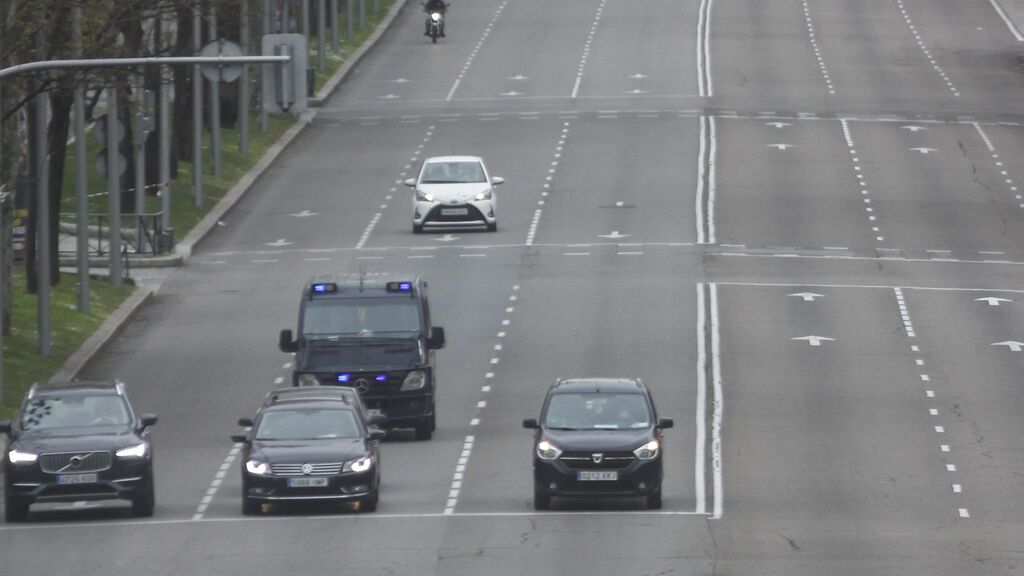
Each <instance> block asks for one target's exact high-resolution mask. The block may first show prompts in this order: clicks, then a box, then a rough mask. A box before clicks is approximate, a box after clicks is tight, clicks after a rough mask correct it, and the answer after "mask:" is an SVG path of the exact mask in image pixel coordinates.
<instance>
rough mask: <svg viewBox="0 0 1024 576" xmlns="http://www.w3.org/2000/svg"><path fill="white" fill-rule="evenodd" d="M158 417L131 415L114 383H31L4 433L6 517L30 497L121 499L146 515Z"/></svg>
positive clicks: (21, 513)
mask: <svg viewBox="0 0 1024 576" xmlns="http://www.w3.org/2000/svg"><path fill="white" fill-rule="evenodd" d="M155 423H156V416H154V415H152V414H141V415H138V416H136V414H135V411H134V410H133V409H132V406H131V404H130V403H129V402H128V397H127V396H126V395H125V388H124V385H123V384H120V383H75V384H64V385H45V386H42V385H36V386H33V387H32V389H31V390H29V393H28V395H27V397H26V398H25V401H24V402H23V403H22V405H21V410H20V411H19V413H18V417H17V419H16V420H15V421H13V422H10V421H4V422H0V432H2V433H5V434H7V435H8V443H7V454H6V458H4V514H5V517H6V520H7V522H20V521H23V520H25V519H27V517H28V510H29V506H30V505H31V504H34V503H37V502H72V501H80V500H109V499H126V500H129V501H131V504H132V513H133V514H134V515H135V516H152V515H153V505H154V495H153V449H152V446H151V445H150V439H149V428H150V426H152V425H153V424H155Z"/></svg>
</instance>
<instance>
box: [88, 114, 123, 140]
mask: <svg viewBox="0 0 1024 576" xmlns="http://www.w3.org/2000/svg"><path fill="white" fill-rule="evenodd" d="M114 126H115V127H116V129H115V131H114V137H115V138H116V139H117V141H118V142H120V141H121V140H124V122H121V119H120V118H115V123H114ZM92 134H93V136H95V137H96V142H98V143H99V144H100V145H101V146H106V145H107V115H106V114H104V115H103V116H100V117H99V118H97V119H96V125H95V126H93V128H92Z"/></svg>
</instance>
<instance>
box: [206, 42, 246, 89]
mask: <svg viewBox="0 0 1024 576" xmlns="http://www.w3.org/2000/svg"><path fill="white" fill-rule="evenodd" d="M199 55H200V56H203V57H206V58H214V57H216V56H241V55H242V48H241V47H240V46H239V45H238V44H235V43H234V42H229V41H227V40H224V39H223V38H218V39H217V40H214V41H213V42H210V43H209V44H207V45H206V46H203V49H202V50H200V51H199ZM199 68H200V70H201V71H202V73H203V77H204V78H206V79H207V80H209V81H210V82H234V81H235V80H238V77H239V76H241V75H242V65H241V64H201V65H200V66H199Z"/></svg>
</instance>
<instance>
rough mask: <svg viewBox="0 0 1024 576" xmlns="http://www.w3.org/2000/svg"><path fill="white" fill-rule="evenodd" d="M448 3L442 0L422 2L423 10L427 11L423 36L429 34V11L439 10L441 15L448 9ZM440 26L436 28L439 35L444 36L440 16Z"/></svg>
mask: <svg viewBox="0 0 1024 576" xmlns="http://www.w3.org/2000/svg"><path fill="white" fill-rule="evenodd" d="M448 6H449V5H448V4H446V3H445V1H444V0H427V1H426V2H424V3H423V11H424V12H426V13H427V23H426V29H425V30H424V31H423V35H424V36H430V13H431V12H440V13H441V14H442V15H443V14H444V13H445V12H447V11H448ZM440 24H441V28H440V29H439V30H438V32H440V34H441V37H442V38H443V37H444V18H441V23H440Z"/></svg>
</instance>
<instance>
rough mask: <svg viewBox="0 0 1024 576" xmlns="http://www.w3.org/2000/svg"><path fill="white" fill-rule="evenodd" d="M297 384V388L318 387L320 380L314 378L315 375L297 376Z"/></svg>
mask: <svg viewBox="0 0 1024 576" xmlns="http://www.w3.org/2000/svg"><path fill="white" fill-rule="evenodd" d="M298 384H299V386H319V385H320V379H319V378H317V377H316V374H299V379H298Z"/></svg>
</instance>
